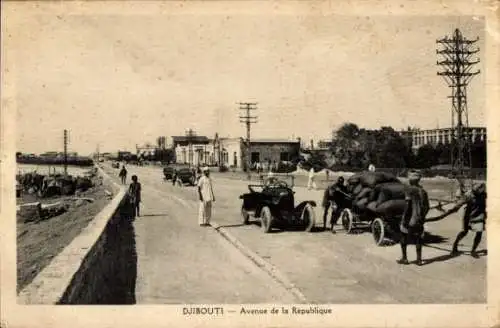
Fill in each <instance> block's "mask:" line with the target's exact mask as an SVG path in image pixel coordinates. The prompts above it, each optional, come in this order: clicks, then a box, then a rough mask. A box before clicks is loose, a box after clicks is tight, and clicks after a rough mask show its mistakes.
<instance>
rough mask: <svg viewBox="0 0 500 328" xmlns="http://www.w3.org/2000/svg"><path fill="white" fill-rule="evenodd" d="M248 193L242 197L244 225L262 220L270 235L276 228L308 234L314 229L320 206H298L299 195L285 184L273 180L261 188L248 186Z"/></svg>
mask: <svg viewBox="0 0 500 328" xmlns="http://www.w3.org/2000/svg"><path fill="white" fill-rule="evenodd" d="M248 189H249V190H250V192H249V193H246V194H243V195H241V196H240V199H242V200H243V204H242V206H241V215H242V219H243V223H244V224H249V222H250V218H251V217H252V218H258V219H259V220H260V224H261V229H262V231H264V232H265V233H269V232H270V231H271V230H272V228H281V229H286V228H288V227H292V226H293V227H300V228H303V229H304V230H305V231H307V232H310V231H311V230H312V229H313V227H314V223H315V213H314V207H315V206H316V202H315V201H312V200H307V201H303V202H301V203H300V204H298V205H297V206H295V200H294V194H295V192H294V191H293V190H292V187H290V186H289V185H288V184H287V183H286V182H285V181H281V180H277V179H275V178H271V179H269V180H268V181H266V182H265V183H263V184H260V185H248ZM255 189H260V190H255Z"/></svg>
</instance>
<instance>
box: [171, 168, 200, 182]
mask: <svg viewBox="0 0 500 328" xmlns="http://www.w3.org/2000/svg"><path fill="white" fill-rule="evenodd" d="M174 178H175V183H176V184H177V185H185V184H188V185H190V186H195V185H196V182H197V179H196V171H195V170H194V169H192V168H189V167H181V168H176V169H175V171H174Z"/></svg>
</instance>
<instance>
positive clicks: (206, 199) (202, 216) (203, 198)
mask: <svg viewBox="0 0 500 328" xmlns="http://www.w3.org/2000/svg"><path fill="white" fill-rule="evenodd" d="M202 171H203V176H202V177H201V178H200V180H198V196H199V199H200V207H199V212H198V223H199V225H200V226H209V225H210V219H211V217H212V204H213V202H215V196H214V190H213V186H212V179H210V170H209V169H208V167H204V168H203V169H202Z"/></svg>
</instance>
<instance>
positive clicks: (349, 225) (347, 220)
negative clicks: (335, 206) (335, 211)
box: [340, 208, 354, 234]
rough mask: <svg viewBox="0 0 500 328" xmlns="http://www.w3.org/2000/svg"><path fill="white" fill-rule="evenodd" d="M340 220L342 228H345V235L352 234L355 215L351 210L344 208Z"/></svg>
mask: <svg viewBox="0 0 500 328" xmlns="http://www.w3.org/2000/svg"><path fill="white" fill-rule="evenodd" d="M340 219H341V222H342V226H343V227H344V230H345V233H347V234H350V233H352V231H353V230H354V215H353V214H352V212H351V210H350V209H348V208H344V209H343V210H342V213H341V214H340Z"/></svg>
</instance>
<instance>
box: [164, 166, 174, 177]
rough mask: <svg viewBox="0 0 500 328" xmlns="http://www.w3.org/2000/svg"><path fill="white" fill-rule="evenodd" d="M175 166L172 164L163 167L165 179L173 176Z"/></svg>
mask: <svg viewBox="0 0 500 328" xmlns="http://www.w3.org/2000/svg"><path fill="white" fill-rule="evenodd" d="M174 173H175V168H174V167H173V166H166V167H164V168H163V177H164V179H165V180H172V179H173V178H174Z"/></svg>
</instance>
